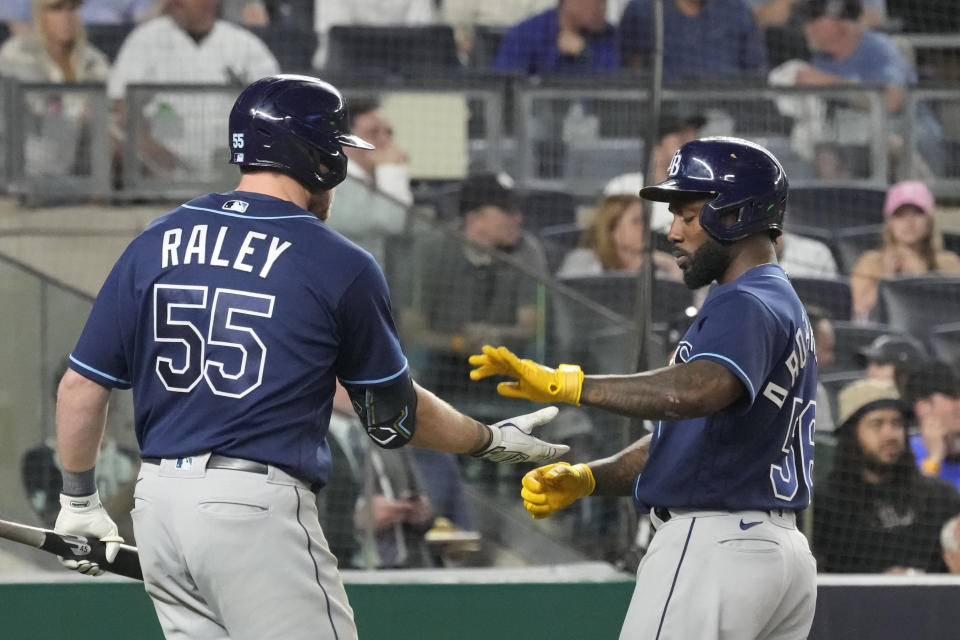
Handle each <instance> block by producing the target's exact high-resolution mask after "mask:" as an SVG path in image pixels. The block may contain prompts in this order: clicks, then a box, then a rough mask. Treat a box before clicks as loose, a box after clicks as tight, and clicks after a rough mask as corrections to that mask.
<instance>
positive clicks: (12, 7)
mask: <svg viewBox="0 0 960 640" xmlns="http://www.w3.org/2000/svg"><path fill="white" fill-rule="evenodd" d="M81 1H82V0H81ZM167 2H168V0H86V2H83V5H82V6H81V7H80V9H79V10H78V11H77V15H78V16H79V17H80V21H81V22H82V23H83V24H134V23H136V22H145V21H146V20H149V19H151V18H156V17H157V16H159V15H160V14H161V13H162V12H163V10H164V8H165V7H166V4H167ZM31 4H33V1H32V0H4V2H3V5H2V7H0V21H6V22H7V23H8V24H9V25H10V31H11V33H13V34H15V35H16V34H23V33H26V32H28V31H29V30H30V21H31V8H30V7H31ZM78 4H79V3H78Z"/></svg>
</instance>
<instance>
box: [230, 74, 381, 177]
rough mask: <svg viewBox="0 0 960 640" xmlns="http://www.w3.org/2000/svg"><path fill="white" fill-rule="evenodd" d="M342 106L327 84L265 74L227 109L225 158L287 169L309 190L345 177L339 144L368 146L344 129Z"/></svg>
mask: <svg viewBox="0 0 960 640" xmlns="http://www.w3.org/2000/svg"><path fill="white" fill-rule="evenodd" d="M346 116H347V109H346V104H345V103H344V100H343V96H342V95H340V92H339V91H338V90H337V88H336V87H334V86H333V85H332V84H328V83H326V82H323V81H322V80H318V79H317V78H311V77H309V76H298V75H286V74H285V75H277V76H268V77H266V78H261V79H260V80H257V81H256V82H254V83H253V84H251V85H250V86H249V87H247V88H246V89H244V90H243V93H241V94H240V97H238V98H237V101H236V102H235V103H234V105H233V110H232V111H230V150H231V154H230V163H231V164H238V165H240V166H242V167H263V168H265V169H272V170H274V171H280V172H283V173H286V174H289V175H290V176H292V177H293V178H296V179H297V181H299V182H300V183H301V184H302V185H304V186H305V187H307V188H308V189H310V190H311V191H317V190H322V189H332V188H333V187H335V186H337V185H338V184H340V183H341V182H343V180H344V178H346V177H347V157H346V155H344V153H343V147H345V146H347V147H357V148H360V149H373V145H372V144H370V143H369V142H367V141H366V140H363V139H361V138H358V137H357V136H354V135H350V134H349V133H347V132H346V129H347V127H346Z"/></svg>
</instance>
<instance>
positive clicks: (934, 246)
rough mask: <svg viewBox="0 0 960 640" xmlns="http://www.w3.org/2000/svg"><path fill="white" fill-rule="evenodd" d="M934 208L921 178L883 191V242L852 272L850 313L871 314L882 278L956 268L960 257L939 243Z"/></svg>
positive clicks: (859, 317)
mask: <svg viewBox="0 0 960 640" xmlns="http://www.w3.org/2000/svg"><path fill="white" fill-rule="evenodd" d="M933 210H934V200H933V194H932V193H930V189H928V188H927V186H926V185H925V184H923V183H922V182H918V181H915V180H908V181H905V182H899V183H897V184H895V185H893V186H892V187H890V189H889V190H888V191H887V197H886V200H885V201H884V205H883V216H884V227H883V246H882V247H881V248H880V249H873V250H870V251H867V252H865V253H864V254H863V255H862V256H861V257H860V259H859V260H857V263H856V264H855V265H854V267H853V270H852V272H851V275H850V288H851V292H852V295H853V315H854V319H856V320H860V321H865V320H869V319H870V318H871V316H872V314H873V312H874V309H875V307H876V304H877V284H878V283H879V281H880V280H883V279H885V278H892V277H894V276H899V275H919V274H924V273H930V272H933V271H943V272H951V273H956V272H958V271H960V257H958V256H957V254H955V253H953V252H952V251H944V250H943V249H941V237H940V234H939V232H938V231H937V229H936V223H935V221H934V217H933Z"/></svg>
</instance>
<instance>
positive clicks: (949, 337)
mask: <svg viewBox="0 0 960 640" xmlns="http://www.w3.org/2000/svg"><path fill="white" fill-rule="evenodd" d="M929 342H930V350H931V352H932V353H933V355H934V357H935V358H937V359H939V360H946V361H947V362H949V363H950V364H952V365H953V366H954V367H960V322H951V323H949V324H941V325H937V326H936V327H934V328H933V331H931V332H930V341H929Z"/></svg>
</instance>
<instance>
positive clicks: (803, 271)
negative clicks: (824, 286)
mask: <svg viewBox="0 0 960 640" xmlns="http://www.w3.org/2000/svg"><path fill="white" fill-rule="evenodd" d="M788 206H789V205H788ZM775 247H776V251H777V262H779V263H780V266H781V267H783V270H784V271H786V272H787V275H788V276H793V277H794V278H835V277H836V276H837V273H838V271H837V261H836V260H834V259H833V252H832V251H830V247H828V246H827V245H826V244H824V243H823V242H821V241H820V240H817V239H815V238H810V237H807V236H801V235H797V234H796V233H790V232H789V231H784V232H783V233H782V234H781V235H780V237H779V238H777V240H776V244H775Z"/></svg>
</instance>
